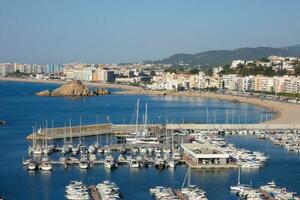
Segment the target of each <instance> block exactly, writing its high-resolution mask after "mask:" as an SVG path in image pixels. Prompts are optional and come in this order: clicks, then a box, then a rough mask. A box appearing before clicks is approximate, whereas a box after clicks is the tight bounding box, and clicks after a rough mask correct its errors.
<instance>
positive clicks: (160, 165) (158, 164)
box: [154, 156, 166, 169]
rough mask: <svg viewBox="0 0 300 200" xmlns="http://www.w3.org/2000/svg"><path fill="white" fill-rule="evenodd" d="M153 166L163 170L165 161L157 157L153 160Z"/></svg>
mask: <svg viewBox="0 0 300 200" xmlns="http://www.w3.org/2000/svg"><path fill="white" fill-rule="evenodd" d="M154 166H155V167H156V168H157V169H164V168H165V167H166V163H165V160H164V159H163V158H161V157H160V156H157V157H156V159H155V163H154Z"/></svg>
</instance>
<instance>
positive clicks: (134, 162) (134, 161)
mask: <svg viewBox="0 0 300 200" xmlns="http://www.w3.org/2000/svg"><path fill="white" fill-rule="evenodd" d="M129 166H130V167H131V168H138V167H139V166H140V165H139V162H138V160H137V159H135V158H132V159H131V160H130V164H129Z"/></svg>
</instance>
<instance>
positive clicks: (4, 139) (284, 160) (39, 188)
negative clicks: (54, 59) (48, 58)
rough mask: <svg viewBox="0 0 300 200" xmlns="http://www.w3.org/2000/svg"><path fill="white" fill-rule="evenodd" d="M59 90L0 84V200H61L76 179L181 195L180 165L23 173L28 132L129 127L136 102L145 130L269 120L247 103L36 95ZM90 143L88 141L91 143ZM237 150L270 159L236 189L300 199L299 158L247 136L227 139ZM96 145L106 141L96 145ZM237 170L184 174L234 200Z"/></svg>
mask: <svg viewBox="0 0 300 200" xmlns="http://www.w3.org/2000/svg"><path fill="white" fill-rule="evenodd" d="M58 86H59V85H58V84H49V83H23V82H11V81H0V119H3V120H5V121H6V124H5V125H2V126H0V196H1V197H4V198H5V199H13V200H17V199H22V200H24V199H26V200H27V199H29V200H31V199H33V200H41V199H45V200H50V199H51V200H52V199H65V197H64V191H65V186H66V185H67V184H69V182H70V181H71V180H82V181H83V182H84V183H86V184H97V183H99V182H101V181H103V180H110V181H113V182H115V183H116V184H117V185H118V186H119V187H120V191H121V193H122V194H123V197H124V199H129V200H144V199H145V200H148V199H149V200H150V199H153V198H152V196H151V194H150V193H149V188H150V187H154V186H157V185H160V186H170V187H174V188H180V187H181V185H182V183H183V180H184V177H185V175H186V172H187V167H186V166H185V165H180V166H177V167H176V168H175V169H174V170H170V169H164V170H157V169H155V168H154V167H149V168H143V169H130V168H129V167H128V166H126V165H124V166H120V167H119V168H118V169H116V170H105V169H104V167H103V166H101V165H99V166H94V167H93V168H91V169H88V170H80V169H79V168H78V167H69V168H68V169H64V168H63V167H62V166H54V168H53V170H52V171H51V172H43V171H35V172H29V171H28V170H27V168H26V167H23V166H22V158H23V157H26V156H27V152H28V151H27V149H28V145H29V144H30V142H29V141H27V140H26V139H25V137H26V136H27V135H28V134H29V133H31V131H32V127H33V126H34V125H35V124H37V126H39V125H40V126H45V123H46V121H47V122H48V126H51V125H52V122H53V125H54V127H60V126H64V124H65V123H68V122H69V120H71V121H72V124H73V125H78V124H79V121H80V118H81V119H82V124H93V123H96V118H97V116H98V117H99V121H100V122H102V123H104V122H107V120H108V119H109V121H110V122H111V123H127V124H128V123H132V121H133V120H132V119H133V117H134V110H135V107H136V102H137V100H138V99H139V101H140V108H141V109H140V113H141V115H142V114H143V113H144V107H145V104H146V103H147V104H148V119H149V123H166V121H167V122H168V123H210V124H212V123H216V124H220V123H224V124H225V123H234V124H237V123H240V124H243V123H251V124H253V123H258V122H261V121H265V120H269V119H271V118H272V117H274V116H273V114H272V113H269V112H268V111H267V110H265V109H264V108H260V107H256V106H253V105H250V104H245V103H239V102H229V101H224V100H218V99H206V98H199V97H170V96H147V95H123V94H114V93H113V92H114V91H116V90H115V89H109V90H110V91H111V92H112V94H111V95H107V96H93V97H75V98H71V97H39V96H36V95H35V93H36V92H38V91H41V90H45V89H48V90H52V89H55V88H57V87H58ZM94 139H95V138H87V140H86V142H87V143H88V142H93V140H94ZM226 139H227V140H228V141H229V142H231V143H234V144H235V145H236V146H237V147H241V148H247V149H249V150H255V151H261V152H263V153H265V154H266V155H269V160H268V161H267V163H266V164H265V165H264V166H263V167H262V168H260V169H257V170H242V174H241V182H242V183H245V184H252V185H253V186H254V187H258V186H260V185H262V184H266V183H267V182H269V181H271V180H274V181H275V182H276V183H277V184H278V185H280V186H285V187H287V189H288V190H290V191H294V192H297V193H298V194H300V167H299V166H300V157H299V155H298V154H296V153H289V152H288V151H286V150H285V149H283V148H281V147H278V146H275V145H273V144H272V143H271V142H269V141H267V140H259V139H257V138H255V137H253V136H227V137H226ZM101 141H102V142H105V139H103V138H102V140H101ZM237 176H238V170H237V169H211V170H209V169H205V170H204V169H201V170H192V171H191V183H192V184H195V185H198V186H200V187H201V188H202V189H203V190H205V191H206V194H207V197H208V199H209V200H231V199H234V200H235V199H238V198H237V197H236V196H235V195H234V194H231V193H230V189H229V187H230V186H231V185H235V184H237Z"/></svg>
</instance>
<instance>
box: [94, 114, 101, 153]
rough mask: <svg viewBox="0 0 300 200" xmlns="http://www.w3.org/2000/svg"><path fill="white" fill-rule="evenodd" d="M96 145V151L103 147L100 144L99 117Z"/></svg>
mask: <svg viewBox="0 0 300 200" xmlns="http://www.w3.org/2000/svg"><path fill="white" fill-rule="evenodd" d="M96 137H97V138H96V143H95V145H94V146H95V148H96V149H99V148H100V147H101V144H100V142H99V118H98V115H97V128H96Z"/></svg>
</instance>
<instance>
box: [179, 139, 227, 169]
mask: <svg viewBox="0 0 300 200" xmlns="http://www.w3.org/2000/svg"><path fill="white" fill-rule="evenodd" d="M181 147H182V148H183V150H184V157H185V158H186V159H187V160H190V161H191V162H192V163H193V164H194V165H219V164H220V165H226V164H229V163H230V156H229V154H227V153H223V152H221V151H219V150H217V149H216V148H215V147H214V146H212V145H211V144H209V143H204V144H200V143H183V144H181Z"/></svg>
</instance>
